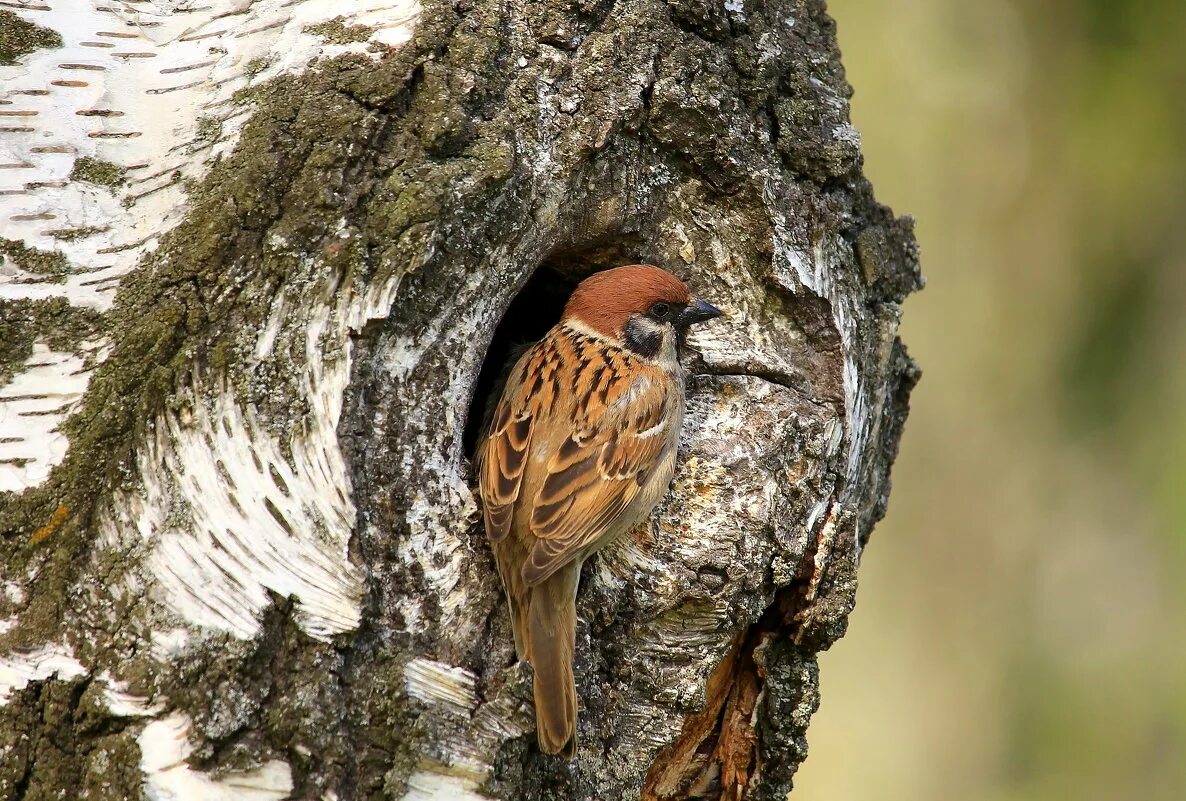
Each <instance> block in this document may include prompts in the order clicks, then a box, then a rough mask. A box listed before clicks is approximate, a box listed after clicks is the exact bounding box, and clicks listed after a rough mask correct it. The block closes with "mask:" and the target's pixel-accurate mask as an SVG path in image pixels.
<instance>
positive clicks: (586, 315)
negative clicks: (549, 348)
mask: <svg viewBox="0 0 1186 801" xmlns="http://www.w3.org/2000/svg"><path fill="white" fill-rule="evenodd" d="M635 315H646V316H648V317H650V318H652V319H654V320H656V321H657V322H667V323H671V324H672V325H675V326H677V327H687V326H688V325H690V324H692V323H695V322H700V321H702V320H708V319H711V318H713V317H717V316H719V315H720V311H718V310H717V309H716V308H714V307H712V306H711V305H709V304H707V303H705V302H704V301H702V300H697V299H696V298H693V297H692V293H691V292H689V291H688V287H687V285H686V284H685V283H684V282H683V281H681V280H679V279H678V278H676V277H675V276H674V275H672V274H671V273H669V272H667V271H666V270H663V269H660V268H659V267H656V266H654V265H653V264H628V265H626V266H624V267H615V268H613V269H612V270H605V271H603V272H599V273H594V274H593V275H591V276H589V277H588V278H586V279H585V280H584V281H581V283H580V284H579V285H578V286H577V288H576V289H575V290H573V293H572V296H571V297H570V298H569V299H568V303H567V304H566V305H565V307H564V319H566V320H568V319H575V320H579V321H580V322H582V323H584V324H585V325H587V326H589V327H590V328H592V329H593V330H595V331H597V332H598V333H600V334H603V335H605V336H607V337H613V338H616V339H620V338H621V337H622V336H623V332H624V331H625V329H626V324H627V323H628V322H629V321H630V319H631V317H633V316H635Z"/></svg>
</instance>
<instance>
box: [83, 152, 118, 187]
mask: <svg viewBox="0 0 1186 801" xmlns="http://www.w3.org/2000/svg"><path fill="white" fill-rule="evenodd" d="M70 180H71V181H86V182H87V183H89V184H97V185H99V186H119V185H120V184H122V183H123V182H124V168H123V167H121V166H119V165H118V164H112V163H111V162H110V161H103V160H102V159H97V158H92V157H91V156H82V157H81V158H78V159H75V161H74V169H72V170H71V171H70Z"/></svg>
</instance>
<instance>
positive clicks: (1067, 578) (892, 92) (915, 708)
mask: <svg viewBox="0 0 1186 801" xmlns="http://www.w3.org/2000/svg"><path fill="white" fill-rule="evenodd" d="M829 11H830V13H831V14H832V16H833V17H835V19H836V20H837V24H838V28H839V37H840V46H841V49H842V50H843V53H844V63H845V66H846V68H847V71H848V78H849V81H850V83H852V85H853V86H854V87H855V88H856V95H855V97H854V98H853V106H852V112H853V118H854V120H853V121H854V123H855V124H856V126H857V127H858V128H859V129H860V131H861V133H862V135H863V146H864V153H865V169H866V174H867V175H868V176H869V178H870V179H871V180H872V181H873V184H874V186H875V187H876V190H877V195H878V197H879V199H880V200H881V201H882V202H883V203H886V204H888V205H890V206H892V207H893V208H894V210H895V211H896V212H897V213H899V214H902V213H909V214H913V215H915V216H916V217H917V219H918V229H917V230H918V238H919V241H920V244H921V247H922V255H923V270H924V272H925V273H926V275H927V279H928V285H927V288H926V289H925V290H924V291H923V292H921V293H919V294H917V295H915V296H913V297H912V298H911V299H909V300H908V301H907V302H906V306H905V316H904V323H903V330H902V335H903V337H904V338H905V340H906V342H907V344H908V346H909V348H910V350H911V353H912V354H913V355H914V356H915V358H916V359H917V360H918V361H919V363H920V364H921V366H922V369H923V379H922V383H921V384H920V385H919V386H918V389H917V390H916V391H915V394H914V397H913V401H912V404H911V405H912V411H911V415H910V420H909V422H908V423H907V426H906V433H905V437H904V439H903V442H902V450H901V455H900V457H899V459H898V463H897V466H896V467H895V468H894V474H893V482H894V488H893V493H892V495H891V499H890V511H889V515H888V517H887V518H886V519H885V521H884V522H882V523H881V525H880V526H879V527H878V529H877V530H876V532H874V535H873V539H872V542H871V543H870V545H869V548H868V549H867V550H866V552H865V555H864V560H863V565H862V567H861V586H860V590H859V592H858V595H857V608H856V611H855V612H854V613H853V616H852V620H851V626H850V629H849V633H848V636H847V637H845V638H844V639H842V640H841V641H840V642H839V643H838V644H837V645H836V646H835V647H834V648H833V649H832V651H831V652H829V653H826V654H824V655H823V657H822V684H823V702H822V707H821V709H820V711H819V713H818V714H817V716H816V719H815V721H814V722H813V724H812V728H811V732H810V743H811V745H810V748H811V755H810V757H809V758H808V760H807V762H806V763H805V765H804V767H803V768H802V770H801V771H800V773H799V775H798V777H797V780H796V789H795V792H794V793H793V794H792V797H793V798H795V799H799V801H805V800H806V801H874V799H875V800H876V801H899V800H901V801H906V800H907V799H908V800H909V801H931V800H932V799H933V800H934V801H939V800H940V799H942V801H953V800H956V801H1038V800H1039V799H1041V800H1042V801H1045V799H1060V800H1061V799H1073V800H1074V801H1095V800H1096V799H1098V800H1099V801H1104V800H1107V801H1161V800H1162V799H1165V800H1166V801H1182V800H1183V799H1186V585H1184V582H1183V579H1184V578H1186V492H1184V491H1183V490H1184V488H1186V255H1184V254H1186V2H1182V0H1147V1H1146V2H1127V1H1126V2H1113V1H1112V0H1079V1H1078V2H1070V1H1069V0H1067V1H1064V2H1038V1H1037V0H1034V2H1031V3H1017V2H1002V0H977V1H975V2H970V1H969V0H899V2H893V3H890V2H872V0H832V2H830V3H829Z"/></svg>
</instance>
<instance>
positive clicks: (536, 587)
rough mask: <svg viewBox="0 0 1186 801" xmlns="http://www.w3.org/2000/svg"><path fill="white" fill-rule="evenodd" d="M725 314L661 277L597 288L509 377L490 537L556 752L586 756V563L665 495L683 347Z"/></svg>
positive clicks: (489, 463)
mask: <svg viewBox="0 0 1186 801" xmlns="http://www.w3.org/2000/svg"><path fill="white" fill-rule="evenodd" d="M719 314H720V312H719V311H717V310H716V309H715V308H713V307H712V306H710V305H708V304H707V303H704V302H703V301H700V300H697V299H695V298H693V297H691V295H690V294H689V292H688V288H687V287H686V286H685V285H684V284H683V283H682V282H681V281H680V280H679V279H677V278H675V276H673V275H671V274H669V273H667V272H664V271H663V270H661V269H659V268H658V267H653V266H650V265H629V266H626V267H618V268H616V269H613V270H607V271H605V272H601V273H596V274H594V275H592V276H590V277H589V278H587V279H585V280H584V281H583V282H582V283H581V284H580V286H578V287H577V288H576V290H575V291H574V292H573V294H572V297H571V298H570V299H569V301H568V304H567V305H566V306H565V310H564V316H563V317H562V319H561V321H560V323H559V324H557V325H556V326H555V327H554V328H553V329H552V330H551V331H549V332H548V333H547V335H546V336H544V338H543V339H541V340H540V341H539V342H537V343H536V344H535V345H534V346H532V347H531V348H530V349H529V350H528V351H527V352H526V353H524V354H523V356H522V357H521V358H520V359H519V360H518V362H517V363H516V364H515V366H514V367H513V368H512V369H511V371H510V373H509V376H508V380H507V383H506V386H505V387H504V389H503V392H502V397H501V399H500V400H499V403H498V406H497V408H496V409H495V412H494V415H493V418H492V420H491V423H490V426H489V428H488V430H487V431H486V433H485V435H484V436H483V438H482V440H481V442H480V443H479V449H478V458H477V472H478V478H479V485H480V494H481V497H482V507H483V516H484V520H485V524H486V532H487V535H488V536H489V538H490V542H491V544H492V546H493V548H494V554H495V557H496V560H497V562H498V570H499V573H500V575H501V576H502V582H503V586H504V588H505V589H506V593H507V599H508V601H509V603H510V607H511V625H512V629H513V632H514V637H515V650H516V651H517V653H518V655H519V658H520V659H523V660H525V661H527V662H530V663H531V665H532V668H533V670H534V673H535V706H536V731H537V736H538V739H539V745H540V749H541V750H543V751H544V752H546V753H552V754H554V753H563V754H564V755H565V756H568V757H571V756H572V755H573V753H575V750H576V715H577V698H576V687H575V684H574V682H573V674H572V655H573V647H574V637H575V629H576V591H577V582H578V580H579V578H580V572H581V565H582V564H583V563H584V561H585V559H586V558H587V557H588V556H590V555H591V554H593V553H594V552H596V551H597V550H599V549H600V548H602V547H603V546H604V545H606V544H607V543H608V542H610V541H612V540H613V539H614V538H615V537H617V536H620V535H621V534H623V533H625V532H627V531H629V530H630V529H631V528H633V527H634V526H635V525H637V524H638V523H639V522H641V521H642V520H643V519H644V518H645V517H646V516H647V515H648V514H650V512H651V510H652V509H653V508H654V506H655V504H656V503H658V501H659V500H660V498H662V496H663V494H664V493H665V492H666V491H667V487H668V485H669V484H670V483H671V477H672V474H673V473H674V470H675V454H676V446H677V442H678V436H679V426H680V422H681V420H682V419H683V411H684V377H683V371H682V369H681V367H680V364H679V359H678V352H677V350H678V343H679V340H680V335H681V334H682V332H683V331H684V330H685V329H686V328H687V327H688V326H689V325H691V324H693V323H696V322H700V321H703V320H707V319H711V318H712V317H716V316H718V315H719Z"/></svg>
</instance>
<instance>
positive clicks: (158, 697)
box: [0, 0, 921, 801]
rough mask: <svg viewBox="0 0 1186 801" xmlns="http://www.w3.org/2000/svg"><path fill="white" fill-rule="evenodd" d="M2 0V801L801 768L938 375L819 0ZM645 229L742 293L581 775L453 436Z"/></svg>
mask: <svg viewBox="0 0 1186 801" xmlns="http://www.w3.org/2000/svg"><path fill="white" fill-rule="evenodd" d="M0 6H2V7H3V8H2V9H0V64H3V65H4V66H0V80H2V82H3V94H2V98H3V99H0V231H2V232H3V240H2V243H0V248H2V250H3V253H4V261H3V268H2V270H0V334H2V344H0V490H3V492H4V494H3V495H0V534H2V539H0V546H2V550H0V575H2V579H0V798H4V799H43V798H51V797H52V798H59V797H78V798H85V799H125V798H150V799H260V800H262V799H280V798H287V797H294V798H302V799H304V798H309V799H326V800H327V801H328V800H329V799H342V801H348V800H352V799H377V798H391V799H478V798H506V799H546V798H572V799H618V798H623V799H637V798H640V797H641V798H644V799H648V800H649V801H668V800H670V799H692V798H697V799H699V798H705V799H708V798H711V799H718V798H720V799H741V798H746V799H781V798H783V797H784V796H785V794H786V793H787V791H788V790H789V788H790V786H791V777H792V775H793V773H794V771H795V769H796V767H797V766H798V765H799V763H800V762H801V761H802V760H803V758H804V757H805V755H806V740H805V734H806V730H807V724H808V720H809V718H810V716H811V713H812V711H813V710H814V709H815V707H816V704H817V699H818V693H817V669H816V654H817V652H819V651H820V650H822V649H824V648H826V647H827V646H828V645H830V644H831V643H832V642H833V641H835V640H836V638H838V637H839V636H841V634H842V633H843V631H844V626H845V620H846V616H847V614H848V612H849V610H850V609H851V608H852V605H853V599H854V593H855V589H856V569H857V563H858V558H859V556H860V551H861V548H862V546H863V545H864V543H865V542H866V540H867V538H868V536H869V532H870V530H871V528H872V526H873V524H874V523H875V522H876V521H877V520H878V519H879V518H880V516H881V515H882V514H883V512H884V509H885V503H886V496H887V493H888V489H889V482H888V471H889V467H890V463H891V461H892V459H893V456H894V453H895V450H896V447H897V442H898V437H899V433H900V431H901V427H902V423H903V421H904V418H905V414H906V402H907V396H908V393H909V390H910V388H911V386H912V385H913V383H914V381H915V380H916V377H917V372H916V370H915V368H914V366H913V364H912V363H911V362H910V360H909V359H908V357H907V356H906V354H905V351H904V349H903V347H902V346H901V344H900V342H899V341H898V340H897V338H896V328H897V324H898V318H899V304H900V302H901V301H902V299H903V298H904V297H905V295H906V294H907V293H908V292H910V291H912V290H913V289H915V288H917V287H918V286H920V284H921V278H920V275H919V272H918V266H917V257H916V252H915V245H914V240H913V236H912V233H911V226H910V223H909V221H908V220H900V219H895V218H894V217H893V216H892V214H891V212H890V211H889V210H888V209H886V208H884V207H882V206H880V205H878V204H877V203H876V202H875V201H874V199H873V195H872V191H871V188H870V186H869V184H868V183H867V182H866V181H865V180H864V178H863V177H862V176H861V171H860V166H861V157H860V152H859V138H858V135H857V133H856V131H855V130H854V129H853V128H852V126H851V125H850V124H849V121H848V97H849V94H850V90H849V87H848V86H847V84H846V83H845V79H844V72H843V69H842V67H841V65H840V57H839V53H838V51H837V49H836V42H835V30H834V25H833V23H832V22H831V20H830V19H829V18H828V17H827V16H826V14H825V11H824V8H823V3H822V2H819V0H770V1H769V2H765V3H762V2H756V0H729V1H728V2H725V3H724V4H723V5H722V4H720V3H717V2H705V1H704V0H617V2H609V0H538V1H537V2H526V0H502V1H501V2H498V1H497V0H454V2H443V1H441V2H437V1H435V0H434V1H433V2H426V3H425V5H424V6H423V7H421V5H420V4H419V3H417V2H416V0H360V2H353V3H342V2H331V1H330V0H303V2H302V0H93V1H92V0H12V1H11V2H4V3H2V4H0ZM637 261H646V262H654V263H657V264H660V265H664V266H667V267H668V268H669V269H672V270H673V271H674V272H676V273H678V274H680V275H681V276H682V277H684V278H686V279H687V280H688V281H689V282H690V283H691V284H692V285H693V286H694V287H695V288H696V289H697V291H699V292H700V293H701V294H703V295H704V296H705V297H707V298H709V299H711V300H712V302H713V303H715V304H717V305H719V306H721V307H722V308H723V309H724V310H725V311H726V313H727V314H728V318H727V320H725V321H722V322H720V323H718V324H715V325H713V326H705V327H704V329H703V331H700V332H699V333H697V334H695V335H694V336H693V338H692V340H691V345H692V346H693V351H694V352H693V353H692V354H690V357H689V367H690V369H691V372H692V374H693V375H692V378H691V380H690V386H689V410H688V415H687V419H686V421H685V434H684V438H683V440H682V442H681V458H680V466H679V469H678V472H677V475H676V479H675V484H674V486H673V488H672V491H671V492H670V494H669V497H668V498H667V499H666V500H665V501H664V503H663V504H662V505H661V507H660V508H659V509H658V510H657V511H656V513H655V514H654V515H653V516H652V518H651V520H650V521H649V522H648V523H647V524H646V525H645V526H644V527H642V528H640V529H639V530H638V531H636V532H635V534H634V535H633V536H632V537H630V538H628V539H627V541H625V542H623V543H621V544H619V545H618V546H616V547H614V548H612V549H610V550H609V551H608V552H606V553H605V554H603V555H602V556H600V557H599V558H597V559H595V560H593V561H592V562H591V563H590V565H589V566H588V567H587V569H586V571H585V575H584V577H583V581H582V587H581V592H580V599H579V614H580V618H581V622H580V625H579V631H578V636H577V639H578V643H577V658H576V673H577V684H578V690H579V693H580V697H581V707H582V709H581V715H580V722H579V734H580V743H581V748H580V752H579V754H578V756H577V758H576V759H575V761H573V762H572V763H567V762H563V761H561V760H558V759H555V758H547V757H543V756H541V755H540V754H539V753H538V751H537V750H536V748H535V744H534V733H533V722H532V710H531V701H530V698H531V690H530V681H531V680H530V669H529V668H527V667H525V666H519V665H517V664H516V663H515V659H514V656H513V653H512V645H511V636H510V629H509V621H508V618H507V613H506V609H505V605H504V602H503V599H502V596H501V591H500V588H499V586H498V579H497V574H496V572H495V570H494V566H493V560H492V557H491V554H490V552H489V549H488V547H487V545H486V542H485V538H484V535H483V533H482V531H481V527H480V522H479V516H478V514H477V508H476V505H475V501H474V495H473V492H472V488H471V484H472V482H471V476H470V474H469V456H470V453H471V449H472V444H473V439H474V436H475V430H476V427H477V425H478V421H479V419H480V417H481V414H482V409H483V407H484V405H485V402H486V399H487V396H488V395H489V393H490V392H491V387H492V385H493V381H494V377H495V375H496V374H497V372H498V370H499V369H500V368H501V366H502V364H503V363H504V362H505V360H506V358H507V356H508V354H509V353H510V351H511V350H512V348H513V347H514V346H515V345H516V344H518V343H520V342H522V341H526V340H528V339H530V338H532V337H534V336H538V335H539V334H541V333H542V332H543V331H544V330H546V329H547V327H549V326H550V325H551V324H552V323H553V322H554V321H555V320H556V319H557V317H558V315H559V312H560V306H561V303H562V300H563V298H564V296H565V294H566V293H567V291H568V289H569V288H571V286H572V285H573V284H574V282H575V281H577V280H579V278H581V277H582V276H584V275H586V274H588V273H589V272H590V271H592V270H594V269H598V268H602V267H607V266H611V265H615V264H618V263H624V262H637Z"/></svg>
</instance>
